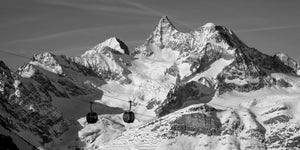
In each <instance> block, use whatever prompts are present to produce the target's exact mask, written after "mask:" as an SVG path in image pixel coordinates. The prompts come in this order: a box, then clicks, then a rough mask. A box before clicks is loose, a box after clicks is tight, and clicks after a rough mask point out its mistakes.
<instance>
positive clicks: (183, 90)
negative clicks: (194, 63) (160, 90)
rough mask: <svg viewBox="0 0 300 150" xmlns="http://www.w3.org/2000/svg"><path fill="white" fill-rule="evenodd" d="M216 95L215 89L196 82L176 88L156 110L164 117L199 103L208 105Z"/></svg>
mask: <svg viewBox="0 0 300 150" xmlns="http://www.w3.org/2000/svg"><path fill="white" fill-rule="evenodd" d="M214 94H215V90H214V88H213V87H207V86H206V85H203V84H201V83H197V82H195V81H192V82H188V83H186V84H183V85H178V86H176V87H175V88H174V89H173V90H171V91H170V92H169V93H168V95H167V98H166V99H165V100H164V101H163V103H162V104H160V106H159V107H158V108H157V109H156V114H157V115H158V116H164V115H166V114H169V113H171V112H173V111H175V110H178V109H180V108H183V107H186V106H189V105H191V104H195V103H196V104H197V103H207V102H208V101H210V100H211V99H212V97H213V96H214Z"/></svg>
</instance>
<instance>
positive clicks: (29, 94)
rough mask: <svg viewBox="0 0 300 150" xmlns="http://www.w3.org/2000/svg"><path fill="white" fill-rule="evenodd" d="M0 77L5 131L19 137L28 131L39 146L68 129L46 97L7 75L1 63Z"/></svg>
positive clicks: (32, 86) (16, 76) (16, 77)
mask: <svg viewBox="0 0 300 150" xmlns="http://www.w3.org/2000/svg"><path fill="white" fill-rule="evenodd" d="M0 74H1V83H4V84H2V85H3V87H4V90H3V91H2V92H1V93H0V98H1V103H0V107H1V111H2V113H1V118H2V119H4V120H2V121H4V122H6V127H7V128H9V129H10V130H13V131H14V132H16V133H17V134H19V135H23V134H24V133H25V132H28V131H29V133H28V134H31V136H32V137H35V138H37V139H39V140H38V142H40V144H42V143H47V142H50V141H51V140H52V139H53V138H55V137H58V136H60V135H61V134H63V133H64V132H65V131H66V130H67V129H68V122H67V121H65V120H64V119H63V117H62V114H61V113H60V112H58V111H57V110H56V108H55V107H54V106H53V105H52V103H51V98H50V97H48V95H45V94H43V93H42V92H39V91H40V89H37V88H36V87H35V86H34V85H33V84H32V83H30V82H27V81H24V80H22V78H21V77H20V76H18V75H16V74H13V73H11V72H10V70H9V69H8V67H7V66H5V64H4V63H3V62H1V68H0ZM28 140H29V141H30V140H33V141H34V140H35V139H28ZM30 142H32V141H30Z"/></svg>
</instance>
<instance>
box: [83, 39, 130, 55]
mask: <svg viewBox="0 0 300 150" xmlns="http://www.w3.org/2000/svg"><path fill="white" fill-rule="evenodd" d="M105 47H109V48H111V49H114V50H116V51H118V52H120V53H122V54H127V55H129V49H128V47H127V46H126V45H125V43H124V42H123V41H121V40H120V39H118V38H117V37H111V38H109V39H107V40H105V41H104V42H102V43H100V44H98V45H96V46H95V47H94V48H93V49H92V50H89V51H86V53H89V52H91V51H97V52H100V51H102V50H103V49H104V48H105Z"/></svg>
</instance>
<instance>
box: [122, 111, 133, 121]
mask: <svg viewBox="0 0 300 150" xmlns="http://www.w3.org/2000/svg"><path fill="white" fill-rule="evenodd" d="M134 119H135V116H134V113H133V112H132V111H126V112H124V114H123V120H124V122H126V123H133V122H134Z"/></svg>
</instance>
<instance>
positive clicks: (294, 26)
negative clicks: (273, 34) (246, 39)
mask: <svg viewBox="0 0 300 150" xmlns="http://www.w3.org/2000/svg"><path fill="white" fill-rule="evenodd" d="M293 28H300V25H287V26H271V27H263V28H254V29H241V30H236V31H235V32H236V33H246V32H259V31H273V30H284V29H293Z"/></svg>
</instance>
